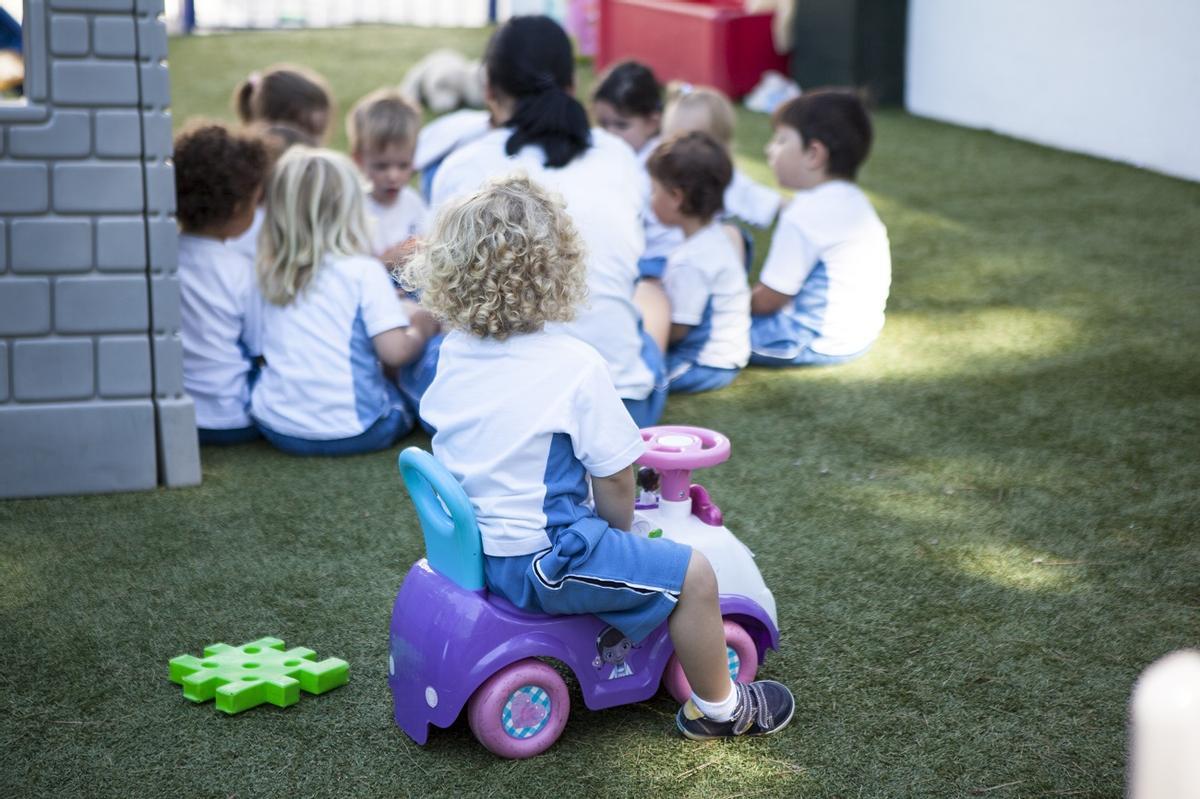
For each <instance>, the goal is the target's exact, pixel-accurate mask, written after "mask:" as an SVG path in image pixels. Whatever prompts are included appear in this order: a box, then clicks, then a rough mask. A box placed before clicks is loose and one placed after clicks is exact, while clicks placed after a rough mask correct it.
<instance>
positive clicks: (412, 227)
mask: <svg viewBox="0 0 1200 799" xmlns="http://www.w3.org/2000/svg"><path fill="white" fill-rule="evenodd" d="M364 199H365V203H364V205H365V207H366V209H367V217H368V218H369V219H370V220H371V222H372V227H371V247H372V249H374V250H375V254H376V255H382V254H383V253H384V251H385V250H387V249H389V248H391V247H394V246H395V245H397V244H399V243H401V242H403V241H405V240H407V239H408V238H410V237H412V236H423V235H425V231H427V230H428V229H429V217H430V214H429V206H427V205H426V204H425V201H424V200H422V199H421V195H420V194H418V193H417V192H416V191H415V190H414V189H413V188H412V187H411V186H405V187H404V188H403V189H401V190H400V196H399V197H397V198H396V202H394V203H392V204H391V205H380V204H379V203H378V202H376V201H375V198H374V197H372V196H371V195H370V194H368V195H367V196H366V197H365V198H364Z"/></svg>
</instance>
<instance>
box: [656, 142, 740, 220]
mask: <svg viewBox="0 0 1200 799" xmlns="http://www.w3.org/2000/svg"><path fill="white" fill-rule="evenodd" d="M646 171H647V172H649V173H650V177H652V178H654V179H655V180H657V181H658V182H659V183H661V184H662V185H663V186H664V187H665V188H668V189H679V190H680V191H682V192H683V204H682V205H681V206H680V208H679V210H680V212H681V213H683V214H684V215H685V216H691V217H696V218H697V219H704V220H709V219H712V218H713V217H714V216H716V215H717V213H718V212H720V211H721V209H722V208H724V207H725V189H726V188H728V187H729V182H730V181H731V180H733V162H732V161H731V160H730V159H729V153H728V152H726V150H725V148H724V147H722V146H721V143H720V142H718V141H717V140H716V139H714V138H713V137H712V136H710V135H708V134H707V133H704V132H702V131H698V130H693V131H690V132H688V133H680V134H679V135H677V136H672V137H671V138H669V139H667V140H666V141H665V142H663V143H662V144H660V145H658V146H657V147H655V148H654V152H652V153H650V158H649V159H648V160H647V161H646Z"/></svg>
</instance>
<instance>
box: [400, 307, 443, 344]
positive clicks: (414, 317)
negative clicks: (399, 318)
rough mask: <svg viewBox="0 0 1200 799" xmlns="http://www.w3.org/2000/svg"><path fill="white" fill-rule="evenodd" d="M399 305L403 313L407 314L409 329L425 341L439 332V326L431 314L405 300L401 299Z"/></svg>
mask: <svg viewBox="0 0 1200 799" xmlns="http://www.w3.org/2000/svg"><path fill="white" fill-rule="evenodd" d="M400 304H401V305H402V306H404V311H405V313H407V314H408V326H409V328H411V329H412V330H414V331H416V332H417V333H419V334H421V335H422V336H424V337H425V338H426V339H429V338H432V337H433V336H436V335H437V334H438V331H439V330H441V325H439V324H438V321H437V319H435V318H434V317H433V314H431V313H430V312H429V311H427V310H425V309H424V308H422V307H421V306H420V304H418V303H416V302H413V301H412V300H407V299H401V300H400Z"/></svg>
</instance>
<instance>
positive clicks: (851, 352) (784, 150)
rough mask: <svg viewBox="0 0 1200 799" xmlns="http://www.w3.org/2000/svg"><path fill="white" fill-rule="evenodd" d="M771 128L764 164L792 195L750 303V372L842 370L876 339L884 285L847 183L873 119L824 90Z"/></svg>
mask: <svg viewBox="0 0 1200 799" xmlns="http://www.w3.org/2000/svg"><path fill="white" fill-rule="evenodd" d="M772 123H773V125H774V127H775V135H774V136H773V137H772V139H771V141H770V143H769V144H768V145H767V160H768V161H769V162H770V164H771V169H772V170H773V171H774V172H775V177H776V178H777V179H778V180H779V183H780V184H781V185H782V186H784V187H786V188H789V189H794V190H795V191H796V195H795V198H794V199H793V200H792V202H791V203H789V204H788V206H787V208H785V209H784V211H783V213H782V214H781V215H780V220H779V225H778V227H776V229H775V235H774V238H773V239H772V240H771V249H770V251H769V252H768V253H767V260H766V263H764V264H763V268H762V273H761V274H760V275H759V282H758V284H757V285H756V286H755V287H754V290H753V292H752V294H751V305H750V307H751V312H752V313H753V314H754V318H753V320H752V324H751V328H750V340H751V356H750V362H751V363H754V364H760V365H763V366H804V365H812V364H832V363H841V362H844V361H849V360H852V359H854V358H857V357H858V356H860V355H862V354H863V353H864V352H866V351H867V349H868V348H869V347H870V346H871V344H872V343H873V342H874V341H875V338H876V337H877V336H878V335H879V331H880V330H882V329H883V312H884V306H885V305H886V303H887V295H888V288H889V286H890V284H891V279H892V259H891V252H890V250H889V247H888V236H887V228H885V227H884V225H883V222H881V221H880V220H879V216H878V215H877V214H876V213H875V209H874V208H873V207H872V205H871V201H870V200H869V199H867V196H866V195H865V194H864V193H863V191H862V189H860V188H859V187H858V186H857V185H856V184H855V183H854V180H855V178H856V177H857V175H858V170H859V167H860V166H861V165H862V163H863V162H864V161H865V160H866V158H867V154H868V153H869V152H870V149H871V138H872V132H871V119H870V117H869V115H868V114H867V109H866V107H865V106H864V105H863V103H862V100H860V99H859V97H858V96H857V95H856V94H854V93H852V92H849V91H839V90H824V91H814V92H809V93H806V94H804V95H802V96H800V97H797V98H796V99H794V100H791V101H789V102H787V103H785V104H784V105H782V106H780V107H779V108H778V109H776V111H775V114H774V117H773V118H772Z"/></svg>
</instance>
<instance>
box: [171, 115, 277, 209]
mask: <svg viewBox="0 0 1200 799" xmlns="http://www.w3.org/2000/svg"><path fill="white" fill-rule="evenodd" d="M269 165H270V160H269V157H268V154H267V148H266V146H265V145H264V144H263V142H262V140H261V139H259V138H257V137H255V136H253V135H251V134H248V133H242V132H238V131H234V130H231V129H230V128H229V127H227V126H225V125H222V124H221V123H219V122H207V121H198V122H193V123H191V124H189V125H188V126H187V127H186V128H185V129H184V130H182V131H180V132H179V134H178V135H177V136H176V137H175V200H176V202H175V207H176V211H175V216H176V217H177V218H178V219H179V224H180V225H182V226H183V229H184V230H185V231H198V230H208V229H211V228H213V227H214V226H218V225H221V224H223V223H225V222H228V221H229V220H230V219H232V218H233V215H234V213H235V212H236V211H237V210H238V209H239V207H242V208H244V207H245V202H246V200H247V199H257V197H258V193H259V191H260V190H261V189H262V186H263V182H264V181H265V180H266V177H267V170H268V168H269Z"/></svg>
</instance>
